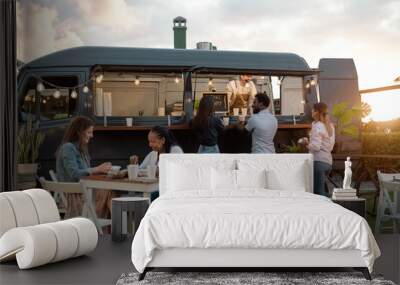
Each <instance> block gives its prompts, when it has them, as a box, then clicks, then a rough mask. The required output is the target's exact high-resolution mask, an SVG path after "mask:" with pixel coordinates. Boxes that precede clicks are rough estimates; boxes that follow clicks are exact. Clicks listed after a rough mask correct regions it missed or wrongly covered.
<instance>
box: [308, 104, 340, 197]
mask: <svg viewBox="0 0 400 285" xmlns="http://www.w3.org/2000/svg"><path fill="white" fill-rule="evenodd" d="M312 118H313V119H314V121H313V123H312V128H311V135H310V140H309V141H308V139H306V138H305V139H304V143H305V144H306V146H307V148H308V149H309V151H310V153H312V154H313V156H314V194H319V195H323V196H328V193H326V192H325V181H326V176H327V174H328V173H329V171H331V169H332V154H331V152H332V149H333V145H334V144H335V128H334V126H333V124H332V123H331V122H330V120H329V116H328V106H327V105H326V104H325V103H322V102H320V103H316V104H314V106H313V109H312Z"/></svg>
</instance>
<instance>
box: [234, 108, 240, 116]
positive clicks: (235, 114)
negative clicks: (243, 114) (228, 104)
mask: <svg viewBox="0 0 400 285" xmlns="http://www.w3.org/2000/svg"><path fill="white" fill-rule="evenodd" d="M233 115H234V116H239V108H233Z"/></svg>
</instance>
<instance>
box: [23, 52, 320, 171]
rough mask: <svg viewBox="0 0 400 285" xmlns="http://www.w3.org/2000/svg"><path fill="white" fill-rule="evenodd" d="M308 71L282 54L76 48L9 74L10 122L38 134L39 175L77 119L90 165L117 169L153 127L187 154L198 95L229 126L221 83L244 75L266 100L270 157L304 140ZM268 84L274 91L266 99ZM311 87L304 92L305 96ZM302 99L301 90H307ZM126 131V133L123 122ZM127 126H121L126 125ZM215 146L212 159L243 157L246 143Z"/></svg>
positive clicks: (311, 98) (143, 147)
mask: <svg viewBox="0 0 400 285" xmlns="http://www.w3.org/2000/svg"><path fill="white" fill-rule="evenodd" d="M318 72H319V71H318V70H316V69H311V68H310V67H309V66H308V64H307V63H306V61H305V60H304V59H303V58H302V57H300V56H298V55H296V54H291V53H270V52H238V51H215V50H213V51H208V50H189V49H150V48H119V47H78V48H71V49H66V50H62V51H58V52H55V53H52V54H49V55H46V56H44V57H41V58H38V59H36V60H33V61H32V62H29V63H27V64H25V65H23V66H22V68H21V69H20V72H19V74H18V99H19V122H20V124H23V123H24V122H25V121H26V119H27V117H28V115H30V116H31V117H32V118H33V121H34V124H35V126H37V127H39V128H40V130H41V131H43V132H44V133H45V134H46V138H45V141H44V143H43V144H42V146H41V149H40V155H39V164H40V169H39V175H41V176H42V175H43V176H48V171H49V170H50V169H55V153H56V150H57V147H58V146H59V144H60V143H61V139H62V136H63V133H64V130H65V128H66V126H67V125H68V123H69V122H70V120H71V119H72V118H74V117H75V116H77V115H85V116H88V117H91V118H92V119H93V120H94V121H95V122H96V126H95V129H94V130H95V134H94V139H93V140H92V142H91V145H90V147H89V149H90V154H91V158H92V162H93V164H95V165H97V164H99V163H100V162H103V161H111V162H112V163H113V164H118V165H126V164H127V163H128V160H129V155H131V154H133V153H136V154H140V156H141V158H143V157H144V156H145V154H147V153H148V151H149V148H148V146H147V133H148V130H149V129H150V128H151V127H152V126H155V125H164V126H168V127H169V128H171V129H172V131H173V133H174V135H175V136H176V137H177V139H178V142H179V144H180V145H181V146H182V148H183V150H184V151H185V152H196V150H197V147H198V146H197V145H196V142H195V139H194V136H193V134H192V132H191V131H190V129H189V127H188V124H187V123H188V121H189V120H190V119H191V118H192V117H193V114H194V113H195V112H196V108H197V106H198V101H199V100H200V99H201V97H202V96H215V98H216V99H217V100H216V101H217V102H218V106H217V107H218V108H217V111H218V112H217V113H218V114H219V115H221V116H225V117H229V122H230V124H234V123H235V122H236V121H237V120H238V116H233V114H232V111H231V110H230V109H229V104H228V100H227V99H225V96H228V94H227V89H226V88H227V87H226V86H227V84H228V83H229V82H230V81H231V80H234V79H235V78H236V79H237V78H238V76H239V75H241V74H248V75H251V76H252V81H253V83H254V86H255V87H256V89H257V92H265V93H267V94H268V95H269V96H270V98H271V99H272V101H273V104H271V112H272V113H273V114H275V116H276V117H277V119H278V122H279V128H278V134H277V136H276V139H275V140H276V141H275V144H276V149H277V151H283V150H284V149H283V146H284V145H285V144H290V142H291V140H294V139H296V138H298V137H301V136H303V135H305V134H306V132H307V130H308V129H309V128H310V122H311V118H310V116H309V110H310V106H312V104H313V103H315V102H316V101H317V97H318V96H317V95H318V94H316V92H315V90H317V88H315V86H316V85H317V84H318V82H316V78H317V75H318ZM273 82H277V84H278V85H277V86H278V89H276V88H275V89H276V90H274V88H273V84H272V83H273ZM313 88H314V89H313ZM310 90H311V91H310ZM131 122H132V125H130V123H131ZM127 124H128V125H129V126H128V125H127ZM232 136H233V134H229V135H227V136H226V137H225V138H224V139H222V140H221V144H222V145H221V151H222V152H249V151H250V144H251V141H249V140H251V138H250V137H249V136H247V137H242V138H234V137H232Z"/></svg>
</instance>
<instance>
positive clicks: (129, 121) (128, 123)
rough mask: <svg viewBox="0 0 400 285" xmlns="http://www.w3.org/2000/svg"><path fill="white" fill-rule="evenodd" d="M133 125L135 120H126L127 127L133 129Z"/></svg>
mask: <svg viewBox="0 0 400 285" xmlns="http://www.w3.org/2000/svg"><path fill="white" fill-rule="evenodd" d="M132 124H133V118H126V125H127V126H128V127H132Z"/></svg>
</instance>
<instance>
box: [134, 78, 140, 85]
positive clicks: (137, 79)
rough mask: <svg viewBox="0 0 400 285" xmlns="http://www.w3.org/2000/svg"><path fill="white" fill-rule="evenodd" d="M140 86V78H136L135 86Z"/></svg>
mask: <svg viewBox="0 0 400 285" xmlns="http://www.w3.org/2000/svg"><path fill="white" fill-rule="evenodd" d="M139 84H140V79H139V76H136V78H135V85H139Z"/></svg>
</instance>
